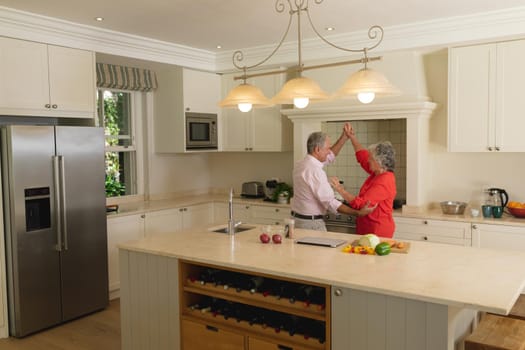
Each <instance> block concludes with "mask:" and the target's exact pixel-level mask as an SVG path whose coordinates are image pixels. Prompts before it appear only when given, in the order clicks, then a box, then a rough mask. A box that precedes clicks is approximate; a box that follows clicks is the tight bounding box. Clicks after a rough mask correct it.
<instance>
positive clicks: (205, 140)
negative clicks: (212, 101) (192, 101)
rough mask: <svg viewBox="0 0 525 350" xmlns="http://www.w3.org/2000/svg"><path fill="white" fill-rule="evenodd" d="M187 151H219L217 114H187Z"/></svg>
mask: <svg viewBox="0 0 525 350" xmlns="http://www.w3.org/2000/svg"><path fill="white" fill-rule="evenodd" d="M185 116H186V149H187V150H191V149H217V114H211V113H193V112H186V115H185Z"/></svg>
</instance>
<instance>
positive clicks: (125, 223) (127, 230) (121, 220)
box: [108, 214, 144, 298]
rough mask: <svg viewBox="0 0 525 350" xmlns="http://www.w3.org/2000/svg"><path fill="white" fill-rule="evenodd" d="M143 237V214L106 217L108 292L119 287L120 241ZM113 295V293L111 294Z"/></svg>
mask: <svg viewBox="0 0 525 350" xmlns="http://www.w3.org/2000/svg"><path fill="white" fill-rule="evenodd" d="M141 238H144V215H142V214H138V215H128V216H117V217H108V269H109V271H108V275H109V292H110V298H111V297H112V295H111V292H115V291H117V292H118V290H119V289H120V276H119V256H118V248H117V246H118V245H119V244H120V243H124V242H128V241H133V240H138V239H141ZM113 297H114V295H113Z"/></svg>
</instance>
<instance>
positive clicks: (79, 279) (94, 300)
mask: <svg viewBox="0 0 525 350" xmlns="http://www.w3.org/2000/svg"><path fill="white" fill-rule="evenodd" d="M1 131H2V133H1V137H2V144H1V145H2V146H1V147H2V186H3V191H2V192H3V197H4V198H3V199H4V219H5V238H6V258H7V288H8V304H9V328H10V334H11V335H12V336H16V337H22V336H25V335H27V334H30V333H34V332H36V331H39V330H42V329H45V328H48V327H51V326H53V325H56V324H59V323H62V322H64V321H68V320H71V319H74V318H77V317H79V316H82V315H85V314H88V313H91V312H93V311H96V310H100V309H103V308H105V307H106V306H107V305H108V269H107V238H106V236H107V233H106V211H105V189H104V178H105V175H104V174H105V170H104V169H105V165H104V131H103V129H102V128H95V127H71V126H29V125H11V126H4V127H2V129H1Z"/></svg>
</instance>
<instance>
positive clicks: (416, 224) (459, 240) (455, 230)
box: [394, 217, 472, 247]
mask: <svg viewBox="0 0 525 350" xmlns="http://www.w3.org/2000/svg"><path fill="white" fill-rule="evenodd" d="M394 220H395V223H396V231H395V232H394V238H395V239H398V240H405V239H408V240H413V241H427V242H436V243H446V244H454V245H461V246H467V247H468V246H471V245H472V232H471V228H470V223H468V222H455V221H442V220H429V219H418V218H401V217H394Z"/></svg>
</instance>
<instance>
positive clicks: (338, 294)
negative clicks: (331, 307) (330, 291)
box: [334, 288, 343, 297]
mask: <svg viewBox="0 0 525 350" xmlns="http://www.w3.org/2000/svg"><path fill="white" fill-rule="evenodd" d="M334 294H335V296H336V297H340V296H341V295H343V291H342V290H341V289H339V288H337V289H336V290H334Z"/></svg>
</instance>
